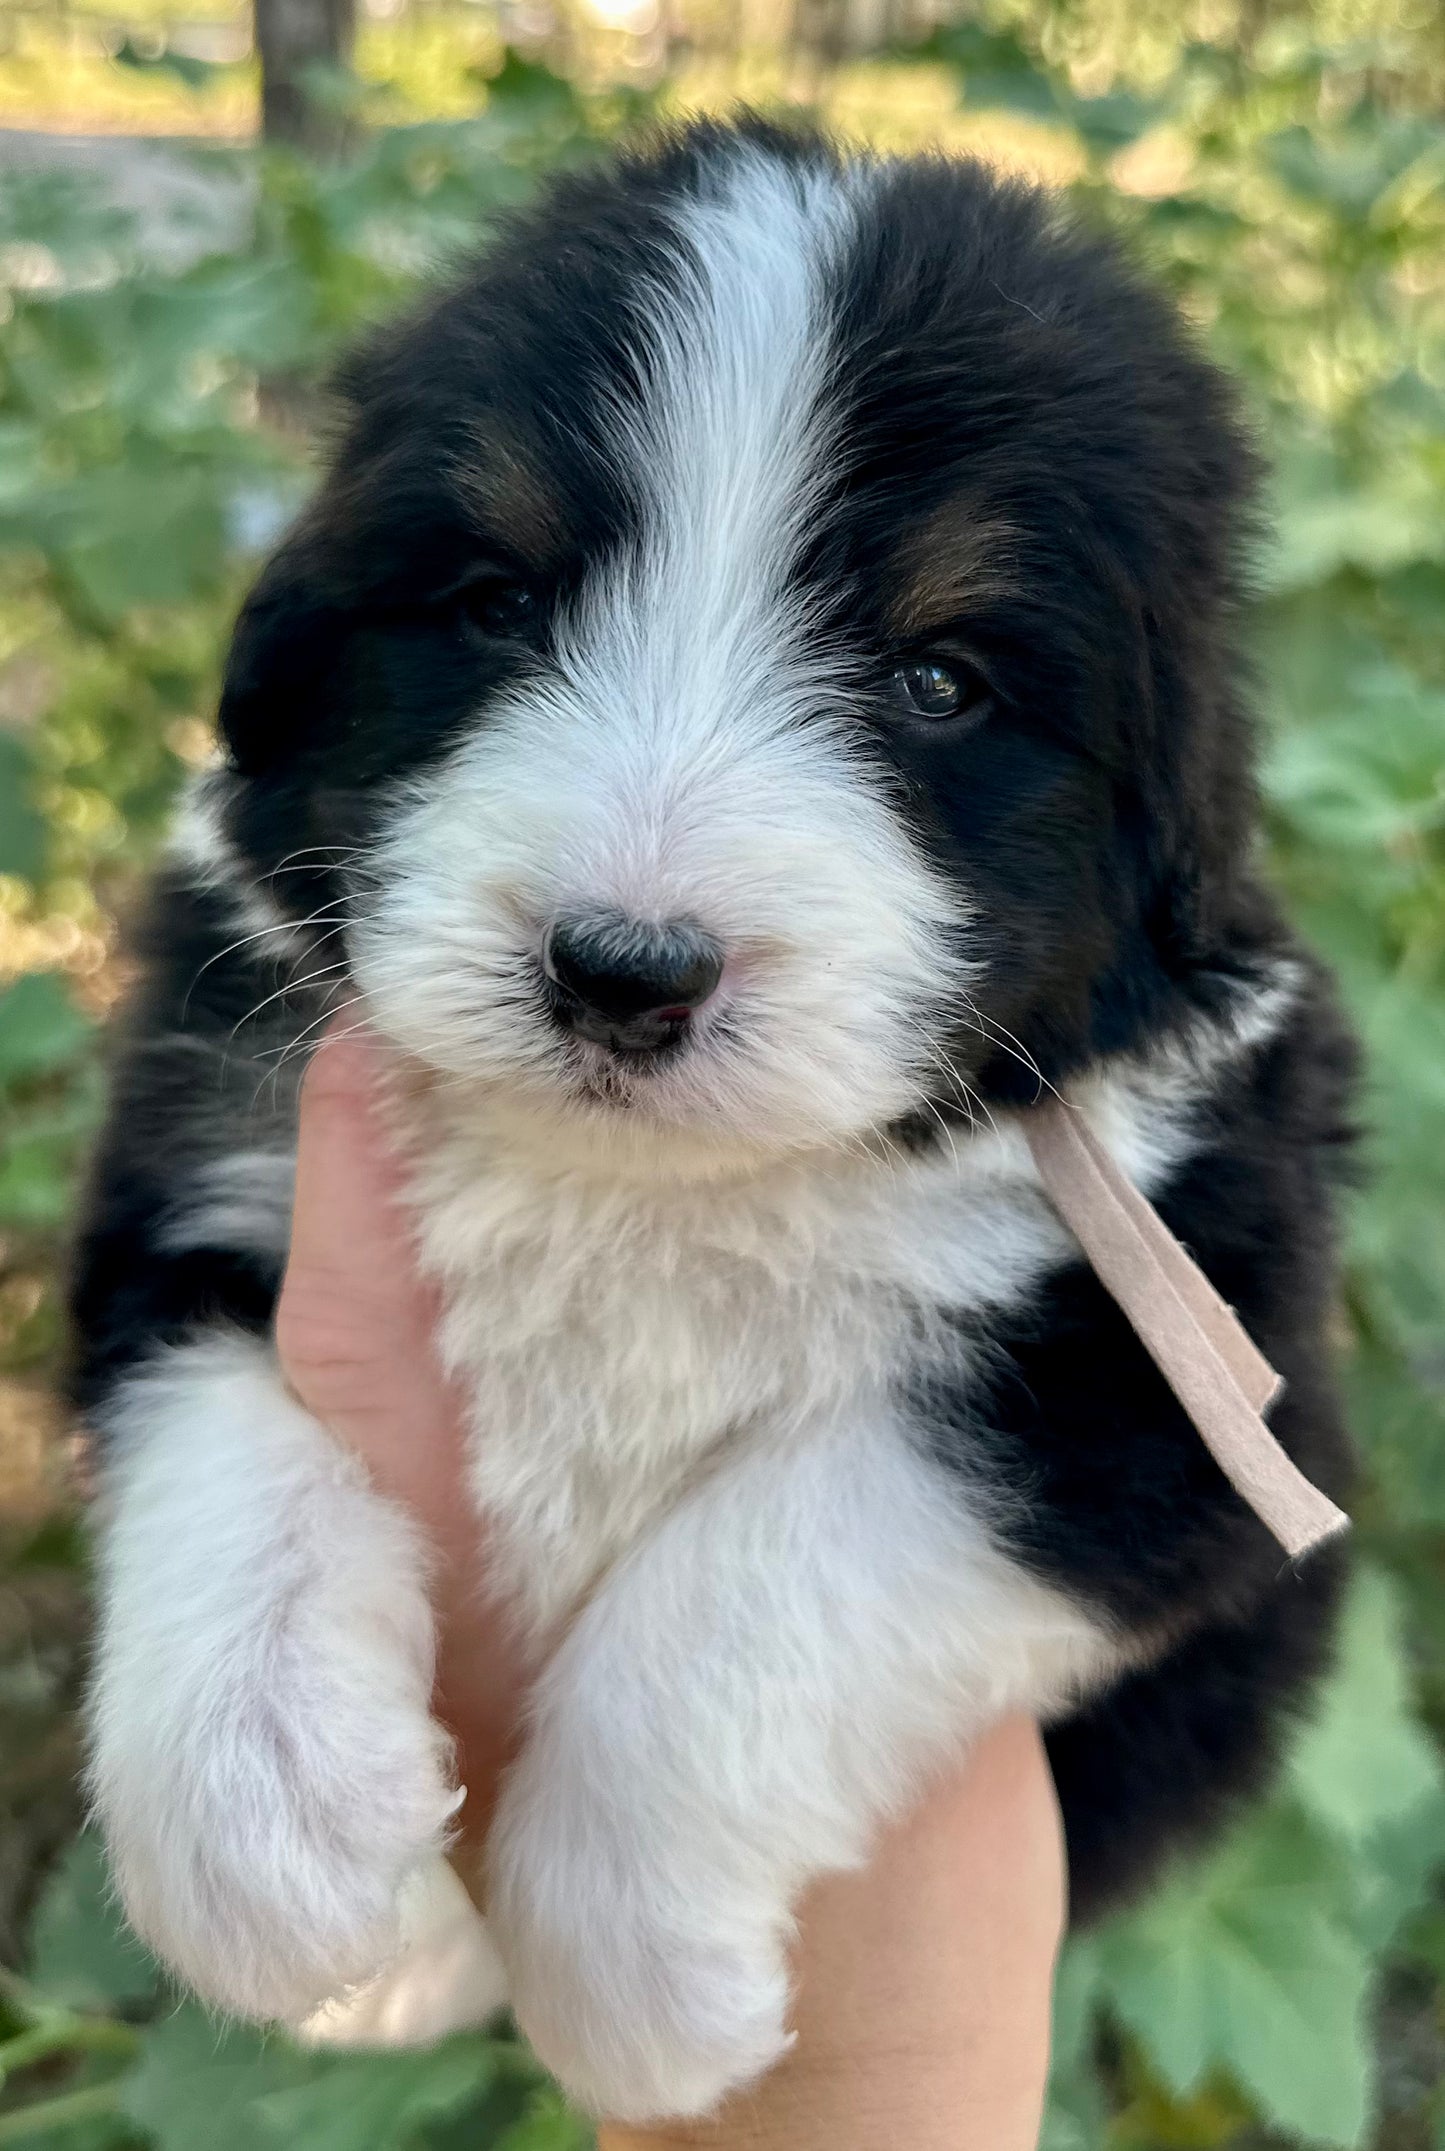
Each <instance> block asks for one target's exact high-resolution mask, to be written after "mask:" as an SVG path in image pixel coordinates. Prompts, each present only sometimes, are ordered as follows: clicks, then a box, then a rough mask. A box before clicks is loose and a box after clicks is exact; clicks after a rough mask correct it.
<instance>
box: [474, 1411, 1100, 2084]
mask: <svg viewBox="0 0 1445 2151" xmlns="http://www.w3.org/2000/svg"><path fill="white" fill-rule="evenodd" d="M1110 1656H1111V1646H1110V1643H1109V1640H1108V1638H1107V1636H1106V1635H1105V1634H1104V1633H1103V1632H1102V1630H1101V1629H1100V1628H1099V1627H1098V1626H1096V1624H1095V1623H1094V1622H1093V1621H1092V1620H1091V1619H1090V1618H1089V1617H1088V1616H1087V1615H1086V1614H1085V1613H1084V1612H1083V1611H1082V1610H1080V1609H1078V1608H1076V1607H1073V1606H1071V1605H1069V1604H1067V1603H1066V1602H1065V1601H1063V1600H1062V1599H1060V1598H1059V1597H1058V1596H1056V1595H1055V1594H1054V1593H1052V1592H1050V1591H1048V1590H1046V1589H1045V1588H1044V1587H1043V1586H1041V1585H1039V1584H1037V1583H1035V1582H1032V1581H1031V1580H1029V1579H1028V1578H1027V1577H1026V1576H1024V1575H1023V1574H1022V1573H1021V1572H1020V1571H1019V1570H1018V1569H1017V1568H1015V1567H1014V1566H1013V1565H1012V1564H1010V1563H1009V1562H1008V1561H1007V1560H1006V1559H1005V1557H1004V1556H1003V1555H1002V1554H1001V1553H1000V1552H998V1551H997V1550H996V1549H995V1548H994V1547H993V1546H992V1545H991V1543H990V1541H989V1539H988V1536H987V1534H986V1532H985V1531H984V1529H983V1527H982V1525H981V1523H980V1522H979V1521H978V1519H977V1516H976V1515H974V1514H972V1513H971V1512H970V1509H969V1506H968V1502H967V1499H966V1496H965V1495H964V1493H963V1491H962V1490H961V1489H960V1487H959V1484H958V1482H957V1481H956V1480H953V1481H950V1480H949V1479H947V1478H946V1477H945V1476H944V1475H943V1474H942V1473H941V1472H940V1471H939V1470H938V1468H937V1467H936V1466H934V1465H932V1464H931V1463H929V1462H928V1461H927V1460H926V1459H925V1458H924V1457H923V1456H922V1455H921V1454H919V1453H918V1452H917V1451H916V1450H915V1449H914V1447H913V1446H912V1445H911V1443H910V1440H909V1437H908V1435H907V1432H906V1431H905V1429H903V1428H902V1427H901V1426H899V1425H898V1424H896V1423H895V1422H893V1421H892V1420H891V1419H890V1417H889V1416H888V1414H887V1412H886V1410H885V1408H883V1407H881V1406H880V1408H879V1411H878V1413H877V1415H876V1416H875V1417H872V1418H870V1419H861V1418H860V1419H858V1420H856V1421H854V1422H853V1423H851V1424H848V1425H832V1426H828V1427H819V1428H815V1429H813V1430H812V1431H811V1432H808V1433H802V1432H794V1433H793V1434H791V1435H789V1436H787V1437H778V1438H777V1439H776V1440H775V1441H773V1442H772V1443H770V1444H769V1445H767V1446H762V1445H758V1446H754V1447H752V1448H751V1449H750V1450H749V1451H747V1452H744V1453H740V1454H739V1455H738V1456H737V1457H735V1458H733V1459H732V1460H730V1461H729V1462H728V1463H726V1464H725V1465H724V1466H723V1467H722V1468H721V1469H720V1470H718V1471H717V1472H716V1473H715V1474H714V1475H713V1476H712V1477H711V1478H710V1479H709V1480H708V1481H707V1482H706V1483H705V1484H703V1485H702V1486H701V1487H699V1488H697V1489H696V1490H694V1491H693V1492H692V1493H691V1494H689V1496H688V1497H687V1498H686V1499H685V1501H684V1502H683V1503H682V1505H680V1506H679V1508H678V1509H676V1510H675V1511H674V1512H673V1513H672V1514H671V1515H670V1516H669V1517H668V1518H667V1519H666V1520H665V1521H664V1522H663V1524H662V1525H661V1526H660V1527H659V1528H658V1530H657V1531H656V1532H655V1533H654V1535H653V1536H652V1537H651V1538H650V1539H648V1540H647V1541H646V1542H645V1543H643V1544H642V1545H640V1546H639V1547H638V1548H637V1549H636V1550H635V1551H634V1553H633V1554H632V1555H631V1556H630V1557H629V1558H628V1559H627V1560H626V1561H625V1562H624V1563H623V1564H622V1565H621V1566H620V1567H619V1568H618V1569H617V1570H616V1571H615V1572H614V1573H613V1574H612V1575H611V1576H609V1577H608V1578H607V1580H606V1581H605V1582H604V1583H603V1585H602V1586H601V1588H600V1590H599V1591H598V1593H597V1595H596V1596H595V1597H594V1598H593V1600H592V1601H591V1602H590V1603H589V1604H588V1606H587V1607H586V1609H585V1610H584V1612H583V1613H582V1615H581V1617H580V1619H579V1620H578V1622H577V1624H576V1626H575V1628H574V1629H573V1630H572V1631H571V1633H570V1634H569V1636H568V1637H567V1639H566V1640H565V1642H564V1643H563V1644H562V1646H561V1648H560V1649H559V1651H558V1653H557V1655H556V1657H555V1659H554V1660H553V1662H552V1664H551V1666H550V1667H549V1669H548V1671H547V1673H546V1675H545V1676H544V1679H543V1682H542V1685H541V1688H540V1691H539V1693H538V1697H537V1703H536V1715H535V1721H534V1726H533V1731H532V1736H531V1739H530V1742H529V1744H528V1747H527V1749H526V1750H525V1752H524V1754H523V1755H522V1757H521V1759H520V1761H519V1762H518V1764H517V1766H516V1768H515V1770H514V1772H513V1775H512V1777H511V1779H510V1782H509V1784H508V1787H507V1790H506V1793H505V1796H504V1800H503V1804H502V1808H501V1810H500V1812H499V1815H498V1819H497V1823H496V1826H495V1830H494V1835H493V1840H492V1847H491V1881H492V1897H491V1911H492V1914H493V1916H494V1918H495V1921H496V1928H497V1939H498V1941H499V1945H500V1947H501V1950H502V1954H503V1957H504V1959H505V1960H506V1963H507V1968H508V1972H509V1975H510V1980H511V1985H512V1992H513V1997H514V2001H515V2004H516V2007H517V2012H518V2016H519V2018H520V2020H521V2023H522V2025H523V2027H524V2029H525V2030H526V2031H527V2032H528V2034H529V2035H530V2037H531V2038H532V2040H533V2041H534V2043H535V2045H536V2047H537V2050H538V2052H539V2053H540V2054H541V2056H542V2058H543V2059H544V2060H545V2061H546V2062H547V2063H548V2064H549V2065H550V2066H551V2067H552V2068H553V2069H554V2070H555V2071H556V2073H557V2074H558V2075H559V2076H560V2077H561V2079H562V2081H563V2083H564V2084H565V2085H566V2087H567V2088H568V2090H569V2091H570V2092H571V2093H572V2094H573V2095H574V2096H575V2097H576V2098H578V2099H579V2100H581V2101H582V2102H583V2103H584V2104H586V2105H587V2106H589V2107H590V2108H592V2109H593V2110H595V2111H596V2112H598V2113H602V2114H606V2115H609V2116H613V2117H617V2118H620V2119H625V2120H637V2121H641V2120H648V2119H656V2118H660V2117H664V2116H666V2117H671V2116H677V2115H685V2114H699V2113H704V2112H706V2111H707V2110H708V2109H709V2108H711V2107H712V2106H714V2105H715V2104H716V2103H717V2101H718V2100H719V2099H720V2098H721V2096H722V2095H723V2094H724V2093H725V2092H726V2091H728V2090H729V2089H730V2088H732V2087H733V2086H735V2085H737V2084H739V2083H742V2082H744V2081H746V2080H747V2079H749V2078H751V2077H753V2076H754V2075H756V2074H757V2073H758V2072H759V2071H761V2070H763V2069H764V2068H766V2067H767V2066H768V2065H769V2063H771V2062H772V2061H773V2060H775V2059H776V2058H777V2056H778V2055H779V2054H780V2053H781V2052H782V2051H783V2049H784V2048H785V2046H786V2045H787V2033H786V2028H785V2011H786V2004H787V1991H788V1990H787V1972H786V1965H785V1947H786V1944H787V1941H788V1937H789V1930H790V1920H791V1912H792V1907H793V1904H794V1902H795V1900H796V1898H797V1896H798V1893H799V1891H800V1890H801V1888H802V1887H803V1885H804V1884H805V1883H806V1882H807V1881H808V1880H809V1879H810V1878H811V1877H812V1876H814V1875H817V1874H820V1873H822V1872H825V1871H828V1870H835V1869H839V1868H846V1867H850V1866H853V1865H855V1864H857V1863H859V1862H861V1861H862V1860H863V1859H864V1858H865V1856H866V1854H867V1851H868V1848H869V1844H870V1840H871V1838H872V1836H873V1834H874V1831H875V1829H876V1827H877V1825H878V1824H879V1822H880V1821H881V1820H882V1819H883V1818H884V1817H886V1816H889V1815H891V1814H894V1813H896V1812H898V1811H899V1810H901V1809H902V1808H903V1807H904V1806H905V1805H906V1804H907V1803H908V1802H909V1801H910V1800H911V1799H912V1797H913V1796H914V1795H915V1794H916V1792H917V1791H918V1789H919V1787H920V1784H921V1782H922V1780H923V1779H924V1777H925V1776H926V1774H927V1773H928V1771H929V1770H930V1769H931V1768H933V1767H935V1766H937V1765H938V1764H939V1763H941V1762H942V1761H944V1760H945V1759H947V1758H948V1757H949V1756H950V1755H952V1754H954V1753H956V1752H958V1750H959V1749H960V1748H961V1746H962V1745H963V1743H964V1742H966V1740H967V1739H968V1737H969V1736H970V1735H971V1734H972V1733H973V1732H974V1731H975V1730H976V1729H978V1728H979V1727H981V1726H982V1725H984V1724H985V1723H987V1722H989V1721H990V1720H991V1719H992V1718H993V1717H995V1716H997V1715H999V1714H1001V1713H1002V1712H1003V1711H1005V1710H1006V1709H1008V1708H1010V1707H1013V1706H1015V1705H1017V1704H1020V1703H1022V1704H1024V1705H1026V1706H1027V1707H1030V1708H1033V1709H1041V1708H1047V1707H1048V1706H1049V1705H1050V1704H1052V1703H1054V1702H1055V1701H1057V1700H1058V1699H1059V1697H1060V1696H1061V1694H1063V1693H1065V1692H1067V1691H1068V1690H1069V1689H1070V1688H1071V1687H1072V1686H1075V1685H1077V1684H1080V1683H1082V1682H1085V1681H1087V1680H1088V1679H1089V1678H1091V1677H1092V1676H1095V1675H1096V1674H1097V1673H1098V1672H1099V1671H1100V1670H1102V1668H1103V1666H1104V1665H1105V1664H1106V1663H1107V1662H1108V1660H1109V1658H1110Z"/></svg>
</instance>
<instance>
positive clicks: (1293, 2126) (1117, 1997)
mask: <svg viewBox="0 0 1445 2151" xmlns="http://www.w3.org/2000/svg"><path fill="white" fill-rule="evenodd" d="M1351 1904H1352V1896H1351V1878H1350V1870H1349V1866H1348V1862H1347V1861H1345V1860H1344V1859H1343V1858H1342V1856H1341V1855H1340V1854H1339V1853H1338V1852H1336V1851H1334V1850H1333V1849H1331V1848H1329V1847H1328V1846H1326V1845H1325V1844H1323V1843H1322V1842H1321V1841H1320V1840H1318V1839H1316V1838H1314V1837H1313V1836H1312V1834H1311V1832H1310V1830H1309V1827H1308V1825H1307V1824H1306V1823H1305V1821H1304V1820H1303V1818H1302V1817H1298V1816H1294V1815H1291V1814H1290V1813H1289V1812H1288V1811H1281V1812H1277V1813H1276V1814H1274V1815H1272V1816H1270V1817H1268V1818H1265V1819H1264V1820H1262V1821H1260V1822H1259V1823H1256V1824H1254V1825H1252V1826H1251V1827H1250V1828H1249V1829H1247V1830H1245V1831H1243V1832H1241V1833H1240V1834H1239V1835H1238V1836H1237V1837H1236V1838H1235V1839H1234V1840H1233V1841H1232V1843H1231V1844H1230V1845H1229V1846H1227V1847H1226V1848H1225V1850H1224V1852H1223V1853H1221V1854H1220V1855H1219V1856H1218V1857H1217V1858H1216V1859H1215V1860H1214V1861H1212V1862H1211V1863H1210V1865H1209V1866H1208V1867H1207V1868H1206V1869H1205V1870H1204V1872H1203V1873H1202V1874H1198V1875H1195V1876H1191V1877H1188V1878H1183V1879H1180V1880H1177V1881H1175V1882H1173V1883H1172V1884H1170V1885H1169V1886H1168V1887H1166V1888H1165V1889H1164V1890H1163V1891H1162V1892H1161V1893H1160V1895H1159V1896H1158V1897H1157V1898H1156V1899H1154V1900H1153V1901H1152V1902H1150V1903H1149V1904H1147V1905H1145V1906H1144V1907H1143V1909H1142V1910H1140V1911H1139V1912H1137V1913H1136V1914H1134V1915H1133V1916H1132V1917H1131V1918H1129V1919H1127V1920H1125V1921H1122V1922H1120V1923H1119V1924H1118V1925H1117V1926H1115V1927H1114V1928H1113V1929H1111V1930H1110V1931H1109V1932H1108V1933H1106V1934H1105V1935H1104V1936H1102V1937H1101V1938H1100V1942H1099V1969H1100V1992H1101V1995H1102V1996H1103V1997H1104V1998H1105V2000H1106V2001H1107V2002H1108V2004H1109V2006H1110V2007H1112V2008H1113V2009H1114V2011H1115V2012H1116V2013H1117V2014H1118V2016H1119V2018H1120V2019H1121V2021H1122V2022H1123V2023H1124V2024H1125V2025H1126V2026H1127V2027H1128V2029H1129V2030H1130V2031H1131V2032H1133V2033H1134V2035H1135V2036H1136V2038H1138V2040H1139V2041H1140V2044H1141V2046H1142V2047H1143V2049H1144V2052H1145V2054H1146V2056H1147V2057H1148V2059H1149V2061H1150V2062H1151V2064H1152V2065H1153V2066H1154V2067H1155V2068H1156V2069H1157V2070H1158V2072H1159V2074H1160V2075H1161V2076H1162V2078H1163V2079H1164V2081H1165V2083H1166V2084H1167V2085H1168V2086H1169V2088H1170V2089H1171V2091H1173V2092H1174V2093H1175V2094H1176V2095H1177V2096H1180V2097H1187V2096H1189V2095H1190V2094H1191V2093H1193V2092H1195V2091H1197V2090H1198V2089H1200V2088H1201V2086H1202V2085H1203V2084H1204V2082H1205V2079H1206V2077H1207V2076H1208V2075H1209V2073H1210V2072H1211V2071H1212V2070H1216V2069H1223V2070H1225V2071H1227V2072H1228V2074H1229V2075H1230V2076H1232V2077H1233V2078H1234V2080H1235V2081H1236V2082H1237V2083H1238V2084H1239V2085H1240V2086H1241V2088H1242V2089H1243V2090H1244V2091H1245V2092H1246V2093H1247V2095H1248V2096H1249V2097H1251V2098H1252V2099H1253V2100H1255V2101H1256V2102H1257V2103H1258V2105H1259V2108H1260V2110H1261V2112H1262V2114H1263V2115H1264V2117H1265V2119H1266V2120H1267V2121H1268V2122H1270V2123H1272V2124H1273V2125H1275V2126H1276V2127H1278V2128H1281V2129H1284V2130H1286V2131H1289V2132H1293V2133H1294V2134H1295V2135H1297V2136H1300V2137H1303V2138H1305V2139H1306V2140H1307V2141H1309V2142H1311V2143H1322V2144H1334V2145H1340V2146H1344V2147H1348V2146H1355V2145H1358V2144H1359V2143H1360V2142H1361V2140H1362V2137H1363V2134H1364V2130H1365V2125H1366V2122H1367V2119H1368V2114H1369V2087H1370V2058H1369V2047H1368V2041H1367V2038H1366V2027H1365V2000H1366V1994H1367V1990H1368V1985H1369V1969H1370V1968H1369V1961H1368V1957H1367V1954H1366V1952H1365V1950H1364V1948H1363V1946H1362V1944H1361V1943H1360V1942H1359V1941H1358V1939H1357V1938H1356V1937H1355V1936H1354V1935H1353V1934H1352V1933H1351V1932H1350V1930H1349V1923H1348V1920H1349V1911H1350V1907H1351Z"/></svg>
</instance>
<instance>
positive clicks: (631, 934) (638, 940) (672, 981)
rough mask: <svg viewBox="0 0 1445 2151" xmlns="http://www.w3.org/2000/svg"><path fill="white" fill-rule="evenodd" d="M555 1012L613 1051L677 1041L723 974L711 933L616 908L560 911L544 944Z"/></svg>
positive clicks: (642, 1049)
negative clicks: (569, 915)
mask: <svg viewBox="0 0 1445 2151" xmlns="http://www.w3.org/2000/svg"><path fill="white" fill-rule="evenodd" d="M542 968H543V970H544V971H545V972H546V974H547V977H548V978H549V980H550V981H551V984H552V997H553V1006H554V1009H555V1011H556V1013H557V1015H558V1017H559V1018H560V1019H561V1020H562V1021H563V1022H565V1023H567V1024H568V1025H569V1026H570V1028H571V1029H572V1030H574V1031H576V1032H577V1033H578V1034H579V1035H580V1036H581V1037H583V1038H591V1039H594V1040H595V1041H596V1042H597V1043H598V1044H599V1045H604V1046H611V1047H612V1049H613V1051H614V1052H618V1053H651V1052H655V1051H656V1050H657V1048H658V1047H659V1046H666V1045H672V1044H675V1043H676V1041H677V1040H678V1039H679V1038H681V1036H682V1034H683V1032H684V1030H685V1029H686V1028H687V1019H688V1017H689V1016H690V1015H691V1014H692V1011H693V1010H694V1009H695V1008H700V1007H701V1006H702V1003H703V1002H704V1001H705V1000H706V999H707V997H708V995H709V994H710V993H711V992H712V990H713V988H714V987H715V986H716V985H717V982H718V980H719V979H720V978H721V977H722V969H723V952H722V950H721V949H720V948H719V946H718V944H717V942H716V941H714V940H713V938H712V936H711V935H710V934H705V933H703V932H701V931H700V929H699V928H698V927H696V926H688V925H685V924H683V923H681V922H671V923H669V924H668V925H666V926H650V925H647V924H645V923H644V922H643V921H642V920H640V919H629V918H626V917H624V916H623V915H622V914H621V913H618V912H609V913H602V914H596V915H594V916H592V917H590V918H574V919H558V920H557V922H556V923H555V925H553V926H552V927H550V928H549V929H548V933H547V938H546V940H545V941H544V942H543V944H542Z"/></svg>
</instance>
